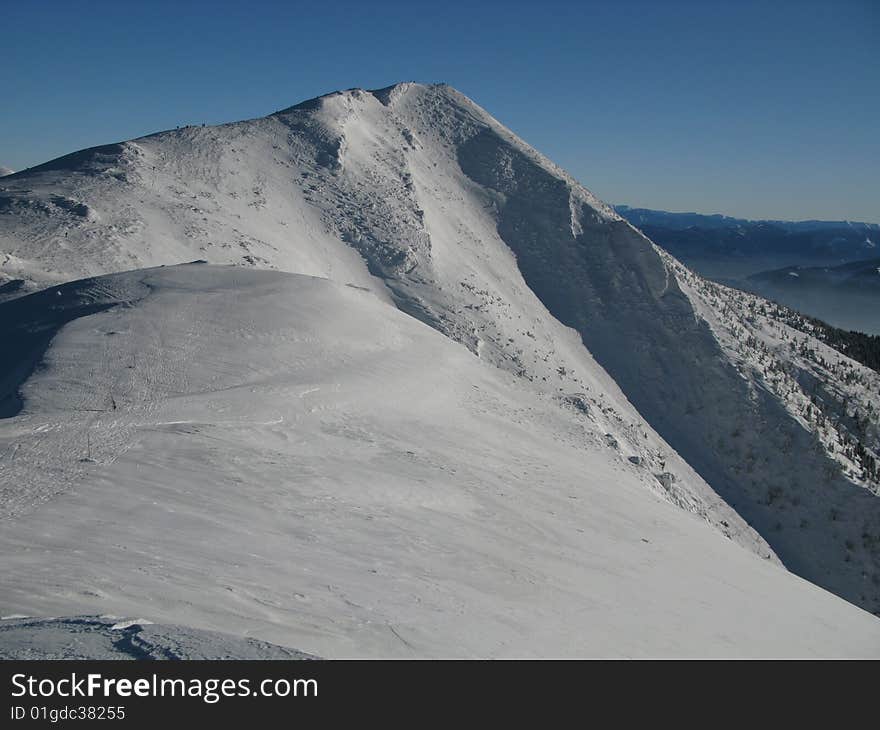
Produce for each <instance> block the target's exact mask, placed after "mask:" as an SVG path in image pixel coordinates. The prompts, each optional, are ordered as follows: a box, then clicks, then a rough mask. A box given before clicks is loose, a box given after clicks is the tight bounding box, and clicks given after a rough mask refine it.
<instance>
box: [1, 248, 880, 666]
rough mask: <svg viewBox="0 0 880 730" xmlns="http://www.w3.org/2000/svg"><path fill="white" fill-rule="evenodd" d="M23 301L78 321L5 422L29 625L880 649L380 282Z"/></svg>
mask: <svg viewBox="0 0 880 730" xmlns="http://www.w3.org/2000/svg"><path fill="white" fill-rule="evenodd" d="M13 306H14V307H16V309H15V314H16V319H17V321H19V322H21V323H22V327H21V329H22V330H24V329H34V328H35V325H34V323H37V325H38V326H44V327H45V326H47V323H48V322H50V321H51V320H53V319H54V320H55V321H66V322H67V323H66V324H64V325H63V326H62V327H61V328H60V330H59V331H58V332H57V334H56V335H55V336H54V338H53V339H52V341H51V343H50V344H49V345H48V349H46V350H45V352H44V353H43V355H42V356H41V358H40V365H39V367H37V369H36V370H35V371H33V372H32V373H31V374H30V375H29V376H26V377H25V379H24V381H23V383H22V384H21V386H20V394H21V403H20V407H21V410H20V411H19V413H18V414H17V415H16V416H14V417H12V418H9V419H6V420H5V421H3V422H2V425H0V449H2V457H0V465H2V466H0V476H2V479H3V484H4V487H5V489H4V493H3V503H4V507H5V508H6V509H7V511H8V512H10V513H12V514H14V515H15V517H14V518H13V519H7V520H6V521H5V522H4V523H3V530H2V533H0V552H2V555H3V565H4V570H3V576H2V592H0V596H2V598H0V612H2V615H3V616H9V615H24V616H63V615H77V614H83V615H96V614H100V615H106V614H113V615H122V616H137V617H144V618H145V619H147V620H149V621H152V622H155V623H157V624H183V625H185V626H190V627H195V628H197V629H199V630H216V631H223V632H227V633H231V634H239V635H241V634H246V635H248V636H251V637H254V638H258V639H260V640H263V641H269V642H273V643H275V644H281V645H284V646H291V647H296V648H297V649H299V650H302V651H306V652H308V653H310V654H315V655H319V656H327V657H340V656H400V657H407V656H493V657H501V656H704V655H735V656H740V655H750V656H756V655H774V656H779V655H782V656H789V655H798V656H800V655H821V656H831V655H847V656H863V655H868V656H870V655H877V654H878V652H880V622H878V621H877V620H876V619H875V618H874V617H872V616H870V615H869V614H867V613H864V612H862V611H861V610H859V609H857V608H855V607H853V606H851V605H849V604H847V603H846V602H844V601H842V600H840V599H838V598H836V597H834V596H832V595H830V594H828V593H826V592H824V591H822V590H820V589H818V588H816V587H815V586H812V585H810V584H808V583H806V582H805V581H802V580H801V579H799V578H797V577H795V576H793V575H792V574H790V573H787V572H785V571H784V570H782V569H781V568H780V567H778V566H777V565H775V564H773V563H772V562H771V561H768V560H766V559H762V558H760V557H758V556H756V555H754V554H753V553H751V552H749V551H747V550H744V549H742V547H740V546H738V545H736V544H734V542H732V541H731V540H727V539H724V537H722V536H721V535H720V534H719V533H718V532H717V531H716V530H715V529H713V528H712V527H711V526H710V525H709V524H707V523H706V522H705V521H704V520H701V519H698V518H697V517H696V516H694V515H692V514H688V513H687V512H685V511H684V510H681V509H679V508H678V507H676V506H673V505H671V504H669V503H668V502H667V501H665V500H663V499H660V498H659V497H658V496H657V495H656V490H655V485H656V483H657V480H656V478H655V477H654V476H653V474H652V473H651V472H650V470H647V469H645V468H644V467H643V466H641V465H638V464H634V463H632V462H631V461H630V460H628V459H627V458H625V456H624V455H623V454H621V453H619V450H618V449H615V448H613V446H611V445H609V444H608V443H606V442H605V441H604V440H602V439H597V438H596V437H595V435H594V429H593V427H592V426H591V425H590V417H589V415H588V414H583V413H581V412H580V411H579V410H577V409H574V413H573V412H572V409H570V408H567V407H561V406H560V404H559V402H558V400H557V399H555V398H554V397H553V396H552V395H549V394H546V393H542V392H540V391H538V390H536V389H534V388H533V387H531V384H530V383H529V382H528V381H527V380H524V379H522V378H518V377H516V376H515V375H513V374H511V373H507V372H506V371H503V370H500V369H497V368H495V367H493V366H491V365H488V364H487V363H485V362H482V361H481V360H480V359H479V358H478V357H476V356H475V355H474V354H472V353H471V352H469V351H468V350H467V349H465V348H463V347H460V346H458V345H457V344H456V343H454V342H452V341H450V340H449V339H448V338H446V337H443V336H442V335H441V334H440V333H438V332H436V331H435V330H433V329H431V328H429V327H427V326H425V325H424V324H422V323H420V322H418V321H417V320H415V319H413V318H411V317H408V316H407V315H405V314H403V313H401V312H399V311H398V310H397V309H396V308H394V307H393V306H392V305H390V304H389V303H387V302H385V301H383V300H382V299H381V298H380V297H377V296H376V295H375V294H373V293H371V292H367V291H363V290H362V289H360V288H359V287H356V286H351V285H346V284H343V283H334V282H329V281H326V280H322V279H316V278H310V277H305V276H296V275H289V274H282V273H276V272H267V271H255V270H245V269H241V268H237V267H214V266H206V265H199V264H192V265H187V266H177V267H167V268H159V269H152V270H147V271H136V272H130V273H126V274H118V275H112V276H108V277H101V278H98V279H92V280H86V281H83V282H75V283H73V284H69V285H65V286H63V287H60V288H56V289H49V290H47V291H46V292H43V293H40V294H37V295H33V296H30V297H25V298H23V299H18V300H16V301H13V302H10V303H7V304H5V305H2V309H7V308H10V307H13ZM78 312H79V313H80V314H81V315H82V316H75V315H76V314H77V313H78ZM29 323H30V324H29ZM27 346H30V343H27ZM661 489H662V488H661ZM64 621H73V619H65V620H64ZM138 621H142V620H141V619H138ZM136 623H137V622H136ZM68 628H69V627H68ZM99 628H100V627H99ZM49 629H52V627H49ZM146 629H149V627H146ZM146 629H145V630H146ZM2 630H3V624H2V623H0V646H2V645H3V641H2ZM47 630H48V629H47ZM53 630H54V629H53ZM117 630H122V629H121V628H120V629H117ZM100 631H101V632H104V629H100ZM104 633H106V632H104ZM52 636H53V637H54V636H55V634H54V633H53V634H52ZM102 636H103V634H102ZM93 638H94V637H93ZM89 640H91V639H89ZM96 640H97V639H96ZM53 641H55V638H53ZM101 641H104V639H101ZM101 646H104V645H103V644H101ZM95 651H96V652H97V651H98V650H97V649H96V650H95ZM101 651H103V649H101Z"/></svg>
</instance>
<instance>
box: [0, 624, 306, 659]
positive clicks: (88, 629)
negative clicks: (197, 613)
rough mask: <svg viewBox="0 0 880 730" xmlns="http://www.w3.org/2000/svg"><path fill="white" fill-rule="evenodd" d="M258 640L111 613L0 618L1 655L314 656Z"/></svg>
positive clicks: (288, 657) (106, 657) (167, 657)
mask: <svg viewBox="0 0 880 730" xmlns="http://www.w3.org/2000/svg"><path fill="white" fill-rule="evenodd" d="M314 658H316V657H312V656H309V655H308V654H304V653H302V652H299V651H295V650H293V649H285V648H284V647H283V646H275V645H274V644H267V643H266V642H265V641H257V640H255V639H242V638H239V637H237V636H229V635H226V634H218V633H216V632H214V631H200V630H198V629H190V628H187V627H185V626H157V625H155V624H152V623H150V622H149V621H143V620H142V619H129V620H121V619H119V618H118V617H113V616H69V617H65V618H49V619H37V618H23V617H22V618H9V619H0V659H129V660H132V659H314Z"/></svg>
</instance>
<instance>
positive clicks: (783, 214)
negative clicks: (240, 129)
mask: <svg viewBox="0 0 880 730" xmlns="http://www.w3.org/2000/svg"><path fill="white" fill-rule="evenodd" d="M0 18H2V24H0V43H2V56H3V61H2V63H0V164H2V165H6V166H9V167H13V168H15V169H21V168H23V167H27V166H30V165H33V164H36V163H39V162H42V161H45V160H47V159H51V158H53V157H57V156H59V155H61V154H64V153H67V152H70V151H73V150H75V149H79V148H82V147H87V146H92V145H96V144H103V143H107V142H110V141H116V140H120V139H128V138H132V137H136V136H139V135H143V134H147V133H150V132H154V131H158V130H161V129H167V128H173V127H175V126H176V125H178V124H184V123H201V122H207V123H219V122H226V121H233V120H238V119H243V118H248V117H255V116H261V115H264V114H267V113H270V112H272V111H274V110H276V109H280V108H283V107H285V106H289V105H291V104H293V103H295V102H297V101H300V100H303V99H306V98H310V97H313V96H317V95H318V94H321V93H326V92H328V91H333V90H336V89H341V88H350V87H354V86H360V87H365V88H376V87H381V86H386V85H388V84H391V83H394V82H396V81H403V80H416V81H425V82H433V81H445V82H447V83H450V84H452V85H453V86H455V87H457V88H458V89H460V90H461V91H463V92H464V93H466V94H468V95H469V96H471V97H472V98H473V99H474V100H476V101H477V102H478V103H479V104H481V105H482V106H484V107H485V108H486V109H488V110H489V111H490V112H491V113H493V114H494V115H495V116H496V117H498V119H500V120H501V121H502V122H503V123H505V124H506V125H508V126H509V127H511V128H512V129H513V130H514V131H515V132H517V133H518V134H520V135H521V136H522V137H524V138H525V139H526V141H528V142H530V143H531V144H533V145H534V146H536V147H537V148H539V149H540V150H541V151H543V152H545V153H546V154H548V155H549V156H550V157H551V158H553V159H554V160H555V161H556V162H558V163H559V164H561V165H562V166H563V167H565V168H567V169H568V170H569V171H571V172H572V173H573V174H574V175H575V176H576V177H577V178H579V179H580V180H581V181H582V182H583V183H584V184H585V185H586V186H587V187H589V188H590V189H592V190H593V191H594V192H595V193H597V194H598V195H599V196H601V197H602V198H604V199H605V200H608V201H609V202H614V203H624V202H625V203H630V204H634V205H641V206H646V207H655V208H663V209H667V210H695V211H700V212H722V213H727V214H730V215H739V216H745V217H753V218H756V217H772V218H792V219H799V218H834V219H842V218H846V219H850V220H870V221H880V182H878V180H880V0H828V1H827V2H821V3H820V2H811V0H802V1H801V2H793V1H792V2H778V1H777V2H770V1H769V0H767V1H765V2H754V3H753V2H748V1H747V0H745V1H741V2H733V1H732V0H731V2H724V1H723V0H703V1H702V2H696V1H693V2H676V1H675V0H670V1H668V2H663V1H662V0H654V1H653V2H625V1H622V2H621V1H616V2H602V3H590V2H554V1H553V0H542V1H539V2H531V3H517V2H515V1H514V0H509V1H508V2H503V3H501V2H487V1H486V0H470V2H458V1H457V0H447V1H446V2H431V3H423V2H418V1H413V2H380V1H376V2H366V1H364V2H350V3H349V2H333V1H332V0H323V1H321V0H312V1H310V2H296V1H294V0H291V1H290V2H269V1H268V0H250V1H249V2H228V1H226V0H214V1H213V2H198V1H196V0H187V1H183V0H181V1H180V2H176V3H175V2H165V1H164V0H152V1H151V2H137V1H136V0H125V2H120V1H118V0H117V1H116V2H104V1H103V0H91V1H89V2H86V1H84V0H80V2H75V1H73V0H67V1H66V2H55V1H53V0H41V2H14V1H13V0H0Z"/></svg>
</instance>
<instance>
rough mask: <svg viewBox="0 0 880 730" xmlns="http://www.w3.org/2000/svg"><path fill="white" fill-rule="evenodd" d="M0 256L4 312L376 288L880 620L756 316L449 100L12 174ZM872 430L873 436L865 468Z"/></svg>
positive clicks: (851, 481)
mask: <svg viewBox="0 0 880 730" xmlns="http://www.w3.org/2000/svg"><path fill="white" fill-rule="evenodd" d="M0 252H2V253H0V256H2V263H0V271H2V273H3V275H4V276H5V277H6V278H5V280H4V281H5V284H4V285H3V287H2V289H0V296H5V297H7V298H13V301H12V302H11V304H15V303H16V302H21V301H23V300H21V299H14V298H15V297H20V296H21V294H22V293H25V292H27V291H30V290H33V289H36V288H40V287H44V286H47V285H50V284H55V283H58V282H63V281H69V280H71V279H74V278H77V277H79V276H90V275H95V274H101V273H108V272H114V271H122V270H126V269H135V268H141V267H145V266H156V265H161V264H173V263H179V262H181V261H190V260H193V259H206V260H208V261H211V262H212V263H236V264H239V265H241V266H244V267H248V268H269V269H278V270H282V271H291V272H297V273H301V274H309V275H313V276H322V277H327V278H329V279H332V280H334V281H336V282H341V283H351V284H353V285H355V286H360V287H364V288H365V289H368V290H370V291H371V292H372V293H373V294H374V295H375V296H376V297H377V298H378V300H379V301H383V302H386V303H389V302H393V303H395V304H396V305H397V306H398V307H399V308H400V309H401V310H403V311H404V312H407V313H409V314H412V315H414V316H415V317H417V318H418V319H421V320H422V321H423V322H425V323H428V324H430V325H431V326H432V327H434V328H435V329H436V330H438V331H439V332H441V333H442V334H445V335H447V336H448V337H449V338H451V339H452V340H454V341H456V342H459V343H461V344H462V345H464V346H465V347H466V348H467V349H468V350H470V352H471V353H473V354H474V355H476V356H477V357H478V358H479V359H480V360H482V361H483V362H484V363H486V364H489V365H493V366H497V367H498V368H500V369H501V370H502V371H504V372H506V373H509V374H512V375H513V376H516V377H517V378H518V380H519V381H520V382H519V384H518V385H517V387H518V388H523V389H525V391H526V392H529V393H531V394H532V395H533V397H535V398H541V399H543V401H546V402H551V401H552V402H553V403H554V404H555V408H556V411H554V412H559V413H562V414H563V415H564V416H565V418H566V419H567V421H568V422H570V423H572V424H578V425H579V426H578V427H579V428H581V429H582V430H583V439H584V441H585V442H588V443H591V444H598V445H600V446H602V447H603V448H604V449H605V456H604V457H603V458H605V459H606V460H610V462H609V463H614V464H617V463H624V462H625V464H629V465H631V467H632V468H633V469H635V470H636V471H638V472H639V477H638V479H639V482H640V483H641V484H642V485H643V488H647V489H646V490H645V491H646V492H648V493H660V494H662V495H664V496H665V498H667V499H668V500H669V501H670V502H672V503H674V504H677V505H679V506H681V507H683V508H684V509H685V510H687V511H690V512H693V513H696V514H698V515H700V516H702V517H703V518H705V519H706V520H707V521H709V522H710V523H711V524H713V525H714V526H715V527H716V529H717V530H718V531H720V532H722V533H724V534H727V535H729V536H730V537H732V538H733V539H734V540H735V541H736V542H738V543H740V544H741V545H745V546H747V547H748V548H749V549H751V550H753V551H754V552H756V553H758V554H759V555H762V556H770V558H771V560H772V559H774V555H773V553H774V552H775V554H776V555H778V556H779V557H780V558H781V559H782V561H783V562H784V563H785V564H786V565H787V566H788V567H790V568H791V569H792V570H795V571H796V572H797V573H798V574H799V575H801V576H803V577H806V578H807V579H809V580H811V581H813V582H815V583H817V584H819V585H821V586H823V587H826V588H828V589H830V590H832V591H834V592H836V593H838V594H839V595H842V596H844V597H846V598H847V599H848V600H851V601H853V602H855V603H857V604H858V605H861V606H863V607H865V608H867V609H869V610H871V611H877V610H880V572H878V571H880V567H878V566H880V560H878V555H877V549H878V543H880V503H878V502H877V500H876V498H875V497H874V493H873V490H872V489H871V488H866V485H868V487H870V485H869V484H868V482H869V481H870V480H867V481H866V480H863V479H861V478H860V475H853V474H849V473H847V472H845V471H844V472H841V473H836V472H835V473H834V474H833V475H832V476H831V477H829V479H830V481H831V482H832V484H833V488H832V489H831V493H832V494H833V498H832V502H833V503H834V504H835V505H836V504H838V503H840V504H846V505H851V507H850V508H848V509H849V510H850V511H848V512H847V516H846V517H845V518H844V519H839V518H838V517H839V515H838V517H835V519H831V518H830V514H831V513H830V511H829V510H830V508H829V506H828V494H829V492H828V490H825V489H824V488H823V487H822V486H821V484H820V483H819V481H818V480H817V475H820V474H823V473H824V472H825V471H826V470H828V469H832V468H834V465H835V464H836V463H837V457H836V456H835V454H834V453H831V452H830V451H829V449H827V448H826V445H827V444H826V442H825V441H822V439H821V438H820V439H819V447H818V448H816V449H811V448H808V447H810V446H811V445H812V443H813V434H814V433H816V429H817V428H819V426H816V425H813V424H811V423H810V422H808V421H807V420H805V419H802V418H799V417H797V415H796V414H794V413H793V412H792V409H791V408H790V407H789V402H788V399H787V391H786V392H782V391H777V390H774V389H773V388H772V387H765V385H766V384H765V383H764V381H763V380H762V378H758V377H752V376H750V375H748V374H744V373H743V371H742V368H741V367H740V360H739V358H738V356H737V354H736V352H735V347H734V346H732V345H731V342H732V341H733V340H736V338H737V336H738V333H739V332H741V331H742V330H743V327H742V323H741V321H740V320H741V319H742V318H743V317H745V316H748V315H746V314H745V313H744V312H737V311H733V312H732V313H730V312H727V311H725V310H724V306H725V305H724V303H723V302H721V301H720V300H719V299H718V298H717V297H712V296H704V295H703V293H702V292H701V290H700V286H699V284H698V282H699V281H700V280H697V279H693V278H692V277H691V275H690V272H688V271H687V270H686V269H684V268H682V267H680V265H678V264H677V262H675V260H674V259H671V258H669V257H667V256H665V255H664V253H663V252H662V251H661V250H659V249H658V248H656V247H655V246H654V245H653V244H652V243H651V242H650V241H648V240H647V239H646V238H645V237H644V236H642V235H641V234H640V233H639V232H638V231H637V230H636V229H634V228H633V227H632V226H630V225H629V224H628V223H627V222H626V221H624V220H623V219H621V218H620V217H619V216H618V215H617V214H615V213H614V211H613V210H611V209H610V208H609V207H608V206H606V205H604V204H603V203H601V202H600V201H598V200H596V198H595V197H594V196H593V195H592V194H590V193H589V191H587V190H586V189H584V188H583V187H582V186H581V185H579V184H578V183H577V182H576V181H575V180H573V179H572V178H571V177H570V176H569V175H567V174H566V173H565V172H564V171H562V170H560V169H559V168H558V167H556V166H555V165H554V164H553V163H551V162H550V161H549V160H547V159H546V158H544V157H543V156H541V155H540V154H539V153H537V152H536V151H535V150H533V149H531V148H530V147H528V146H527V145H526V144H525V143H524V142H522V141H521V140H519V139H518V138H516V137H515V136H514V135H513V134H511V133H510V132H509V131H508V130H506V129H505V128H504V127H503V126H501V125H500V124H499V123H498V122H497V121H495V120H494V119H493V118H492V117H491V116H490V115H488V114H487V113H486V112H485V111H484V110H483V109H481V108H480V107H479V106H477V105H476V104H474V103H473V102H472V101H470V100H469V99H467V98H466V97H464V96H463V95H461V94H460V93H458V92H456V91H455V90H454V89H451V88H449V87H447V86H442V85H441V86H424V85H419V84H400V85H397V86H394V87H390V88H388V89H384V90H379V91H375V92H367V91H363V90H358V89H355V90H350V91H346V92H339V93H335V94H330V95H328V96H325V97H321V98H319V99H315V100H312V101H309V102H305V103H303V104H300V105H297V106H295V107H291V108H289V109H285V110H283V111H280V112H278V113H276V114H273V115H271V116H269V117H266V118H263V119H257V120H251V121H247V122H240V123H236V124H230V125H224V126H220V127H205V128H202V127H188V128H184V129H180V130H173V131H169V132H164V133H160V134H157V135H153V136H150V137H145V138H141V139H138V140H134V141H131V142H124V143H119V144H115V145H108V146H106V147H102V148H95V149H93V150H85V151H83V152H78V153H75V154H73V155H69V156H67V157H65V158H60V159H59V160H55V161H53V162H50V163H47V164H46V165H43V166H40V167H38V168H33V169H31V170H27V171H23V172H20V173H17V174H15V175H13V176H11V177H9V178H4V179H3V181H2V183H0ZM8 311H17V310H8ZM9 316H10V317H11V316H12V315H9ZM724 318H726V319H727V320H732V321H728V322H727V324H726V325H725V326H724V327H719V326H717V323H718V321H720V320H721V319H724ZM774 326H775V325H774V324H773V323H770V322H767V323H764V324H763V325H761V327H762V328H763V329H762V332H763V330H764V329H766V330H767V336H768V337H769V336H771V335H772V331H773V327H774ZM762 377H763V376H762ZM823 377H826V378H829V379H831V380H832V381H833V382H831V383H829V389H830V390H835V388H837V385H838V383H837V380H836V378H837V376H836V375H834V374H832V373H830V372H829V373H826V374H825V375H823ZM867 417H868V418H869V420H870V418H876V412H875V414H874V415H873V416H871V415H870V414H868V416H867ZM876 433H877V432H876V429H874V430H871V429H870V428H869V429H867V434H866V439H865V443H864V444H863V446H864V448H866V449H868V450H869V451H871V450H873V451H874V452H876V450H877V446H878V444H877V441H876ZM742 434H745V438H744V439H743V438H742ZM731 442H733V444H734V447H731V445H730V444H731ZM805 450H806V453H808V454H809V456H808V457H807V458H804V452H805ZM682 457H683V458H682ZM626 468H630V467H626ZM22 469H25V467H22ZM694 470H696V472H697V473H695V471H694ZM21 474H22V475H23V476H22V477H21V478H22V479H25V482H24V483H25V484H27V479H29V478H30V477H29V476H28V474H29V472H27V471H26V470H25V471H22V472H21ZM74 481H75V480H74ZM707 482H708V485H707ZM39 488H40V489H44V490H45V491H47V492H48V491H51V488H49V487H45V486H41V487H39ZM29 490H30V487H25V488H24V491H29ZM780 491H781V493H782V494H784V495H785V497H784V499H782V500H780V499H779V498H778V497H779V494H780ZM719 495H720V497H721V498H719ZM17 500H18V497H15V498H11V501H10V502H9V507H8V511H9V512H10V513H15V512H17V510H19V509H20V507H21V504H20V501H17ZM26 501H27V500H26V499H24V502H25V503H26ZM725 501H726V502H728V503H730V504H731V505H733V506H734V507H735V509H736V510H737V512H738V513H739V515H741V516H742V517H744V518H745V519H746V520H748V521H749V522H750V523H751V524H752V526H753V527H754V528H756V529H757V530H758V532H760V533H761V536H762V537H763V538H764V539H761V538H758V537H757V536H756V535H755V533H754V532H753V531H752V530H751V529H749V528H748V527H747V526H746V524H745V523H744V521H743V519H742V517H740V516H739V515H736V514H735V513H733V512H732V510H730V508H729V507H728V506H727V505H726V504H725ZM780 504H782V505H785V506H786V509H788V508H789V507H791V508H792V509H791V515H797V519H796V520H794V523H793V524H788V522H789V520H788V519H786V520H781V519H780ZM794 508H797V509H794ZM835 509H836V507H835ZM835 514H837V513H835ZM820 516H821V519H820V518H819V517H820ZM792 519H794V518H792ZM778 524H781V525H782V526H781V527H780V528H778V527H777V525H778ZM765 540H766V542H765ZM767 543H769V545H770V548H772V550H771V549H770V548H768V547H767ZM851 546H852V547H851Z"/></svg>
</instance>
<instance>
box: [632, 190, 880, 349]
mask: <svg viewBox="0 0 880 730" xmlns="http://www.w3.org/2000/svg"><path fill="white" fill-rule="evenodd" d="M615 210H616V211H617V212H618V213H619V214H620V215H622V216H623V217H624V218H626V219H627V220H628V221H629V222H630V223H632V224H633V225H634V226H637V227H638V228H640V229H641V230H642V231H643V232H644V233H645V235H647V236H648V237H649V238H651V240H653V241H654V242H655V243H657V244H659V245H660V246H663V248H665V249H666V250H667V251H669V252H670V253H671V254H673V255H674V256H675V257H676V258H678V259H680V260H681V261H682V262H684V263H685V264H687V265H688V266H689V267H691V268H692V269H694V270H695V271H697V272H699V273H700V274H702V275H703V276H707V277H709V278H711V279H714V280H715V281H719V282H722V283H725V284H730V285H733V286H736V287H738V288H741V289H746V290H748V291H753V292H755V293H758V294H761V295H763V296H766V297H769V298H771V299H775V300H777V301H779V302H781V303H782V304H785V305H787V306H790V307H793V308H795V309H798V310H800V311H802V312H804V313H805V314H808V315H810V316H813V317H818V318H819V319H823V320H826V321H827V322H829V323H830V324H833V325H835V326H837V327H842V328H844V329H853V330H861V331H864V332H868V333H872V334H880V274H878V272H877V265H876V261H877V259H878V257H880V245H878V244H880V224H877V223H864V222H853V221H818V220H811V221H778V220H767V221H752V220H746V219H744V218H730V217H728V216H724V215H702V214H700V213H669V212H666V211H662V210H650V209H647V208H631V207H629V206H627V205H618V206H616V207H615ZM872 262H873V263H872ZM875 280H876V281H875Z"/></svg>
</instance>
